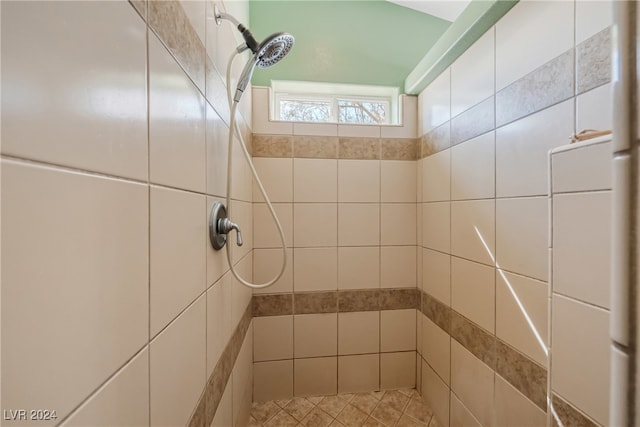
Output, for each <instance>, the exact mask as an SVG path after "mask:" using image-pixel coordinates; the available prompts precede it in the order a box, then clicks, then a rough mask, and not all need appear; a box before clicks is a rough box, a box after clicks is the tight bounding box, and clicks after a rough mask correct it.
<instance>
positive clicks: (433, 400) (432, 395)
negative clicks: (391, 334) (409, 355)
mask: <svg viewBox="0 0 640 427" xmlns="http://www.w3.org/2000/svg"><path fill="white" fill-rule="evenodd" d="M421 394H422V400H424V401H425V402H427V404H429V406H430V407H431V408H433V414H434V416H435V418H436V420H437V421H438V422H439V423H440V425H443V426H448V425H449V387H447V385H446V384H445V383H443V382H442V380H441V379H440V377H438V374H436V373H435V372H434V370H433V369H431V367H430V366H429V365H428V364H427V363H426V362H425V361H422V393H421Z"/></svg>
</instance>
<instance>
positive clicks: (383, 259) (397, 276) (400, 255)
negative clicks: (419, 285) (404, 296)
mask: <svg viewBox="0 0 640 427" xmlns="http://www.w3.org/2000/svg"><path fill="white" fill-rule="evenodd" d="M369 268H371V267H369ZM380 286H381V287H383V288H405V287H410V288H413V287H415V286H416V247H415V246H382V247H381V248H380Z"/></svg>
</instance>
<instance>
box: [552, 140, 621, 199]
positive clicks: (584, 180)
mask: <svg viewBox="0 0 640 427" xmlns="http://www.w3.org/2000/svg"><path fill="white" fill-rule="evenodd" d="M585 144H586V145H585ZM611 144H612V143H611V142H610V141H609V142H601V143H593V144H588V143H583V144H582V145H577V144H576V145H577V146H576V145H574V146H573V148H574V149H570V150H563V151H560V152H556V153H554V154H553V155H552V158H551V167H552V171H553V173H552V176H551V180H552V191H553V192H554V193H564V192H577V191H593V190H609V189H611V183H612V174H613V172H612V162H611V157H612V146H611Z"/></svg>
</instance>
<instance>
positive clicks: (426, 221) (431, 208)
mask: <svg viewBox="0 0 640 427" xmlns="http://www.w3.org/2000/svg"><path fill="white" fill-rule="evenodd" d="M450 224H451V203H450V202H439V203H424V204H423V205H422V244H423V246H424V247H426V248H429V249H435V250H438V251H442V252H449V249H450V247H451V243H450V240H451V228H450Z"/></svg>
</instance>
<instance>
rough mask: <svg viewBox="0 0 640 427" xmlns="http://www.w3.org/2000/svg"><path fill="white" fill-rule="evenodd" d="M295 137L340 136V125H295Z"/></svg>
mask: <svg viewBox="0 0 640 427" xmlns="http://www.w3.org/2000/svg"><path fill="white" fill-rule="evenodd" d="M293 134H294V135H310V136H338V125H337V124H334V123H294V124H293Z"/></svg>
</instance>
